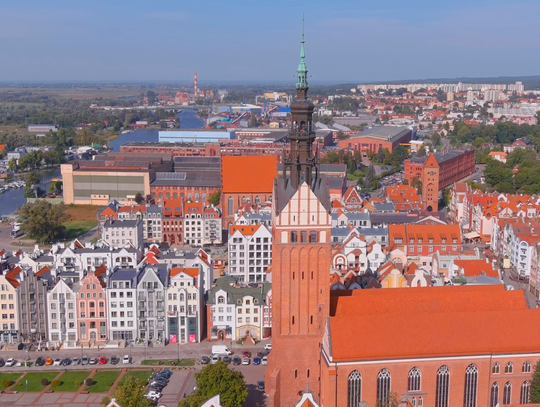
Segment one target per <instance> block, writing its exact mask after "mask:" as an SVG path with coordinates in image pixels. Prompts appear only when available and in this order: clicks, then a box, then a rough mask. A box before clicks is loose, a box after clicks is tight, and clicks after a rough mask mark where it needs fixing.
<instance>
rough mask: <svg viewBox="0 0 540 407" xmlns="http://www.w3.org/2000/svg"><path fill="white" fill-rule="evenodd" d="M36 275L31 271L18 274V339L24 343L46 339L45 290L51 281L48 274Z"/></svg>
mask: <svg viewBox="0 0 540 407" xmlns="http://www.w3.org/2000/svg"><path fill="white" fill-rule="evenodd" d="M38 273H39V272H38ZM38 273H34V272H33V271H31V270H21V271H20V272H19V273H18V278H19V286H18V287H17V292H18V294H19V307H20V308H19V316H20V339H21V340H22V341H24V342H32V341H39V340H46V339H47V338H48V323H47V320H48V310H47V290H48V288H49V284H51V283H52V281H51V279H50V274H47V273H43V274H41V275H38Z"/></svg>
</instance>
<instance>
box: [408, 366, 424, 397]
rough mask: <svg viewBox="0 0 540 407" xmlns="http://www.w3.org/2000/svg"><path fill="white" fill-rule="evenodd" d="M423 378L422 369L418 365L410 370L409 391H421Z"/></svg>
mask: <svg viewBox="0 0 540 407" xmlns="http://www.w3.org/2000/svg"><path fill="white" fill-rule="evenodd" d="M421 379H422V374H421V373H420V369H418V368H417V367H416V366H415V367H413V368H412V369H411V370H409V380H408V386H407V390H408V391H420V382H421Z"/></svg>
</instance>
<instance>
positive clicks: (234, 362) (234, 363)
mask: <svg viewBox="0 0 540 407" xmlns="http://www.w3.org/2000/svg"><path fill="white" fill-rule="evenodd" d="M232 363H233V365H235V366H238V365H241V364H242V359H240V358H239V357H238V356H235V357H234V358H233V360H232Z"/></svg>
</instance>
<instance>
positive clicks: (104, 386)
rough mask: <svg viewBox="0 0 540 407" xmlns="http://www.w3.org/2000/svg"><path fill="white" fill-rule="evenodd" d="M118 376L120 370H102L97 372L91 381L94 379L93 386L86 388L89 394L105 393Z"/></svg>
mask: <svg viewBox="0 0 540 407" xmlns="http://www.w3.org/2000/svg"><path fill="white" fill-rule="evenodd" d="M118 376H120V370H102V371H99V372H97V373H96V374H95V375H94V377H92V379H94V382H95V384H94V385H93V386H90V387H87V388H86V390H88V391H89V392H90V393H107V392H108V391H109V390H110V389H111V387H112V385H113V384H114V382H115V381H116V379H118Z"/></svg>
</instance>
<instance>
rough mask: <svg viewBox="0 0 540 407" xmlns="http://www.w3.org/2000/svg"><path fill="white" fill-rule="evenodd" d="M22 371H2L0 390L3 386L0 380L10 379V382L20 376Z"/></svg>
mask: <svg viewBox="0 0 540 407" xmlns="http://www.w3.org/2000/svg"><path fill="white" fill-rule="evenodd" d="M21 374H22V373H2V374H0V390H4V389H5V387H4V386H2V382H3V381H4V380H11V381H12V382H16V381H17V379H18V378H19V377H21Z"/></svg>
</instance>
